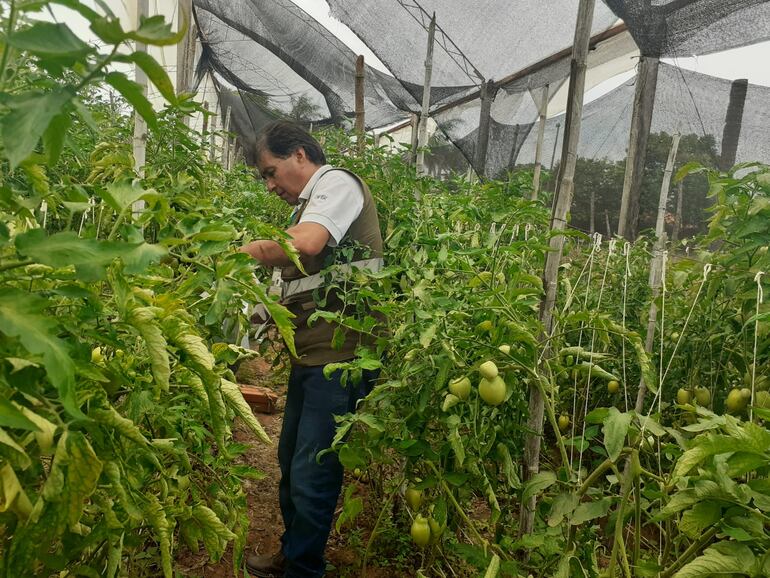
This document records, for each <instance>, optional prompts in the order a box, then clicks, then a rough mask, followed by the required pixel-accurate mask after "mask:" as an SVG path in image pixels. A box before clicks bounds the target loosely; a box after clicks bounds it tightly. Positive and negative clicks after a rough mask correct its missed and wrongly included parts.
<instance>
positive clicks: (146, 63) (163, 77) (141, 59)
mask: <svg viewBox="0 0 770 578" xmlns="http://www.w3.org/2000/svg"><path fill="white" fill-rule="evenodd" d="M115 60H116V61H118V62H133V63H134V64H136V65H137V66H138V67H139V68H141V69H142V70H143V71H144V73H145V74H146V75H147V78H149V79H150V80H151V81H152V83H153V84H154V85H155V86H156V87H157V88H158V92H160V93H161V94H162V95H163V98H165V99H166V100H167V101H169V102H170V103H171V104H175V103H176V101H177V99H176V93H175V92H174V85H173V84H172V83H171V79H170V78H169V77H168V74H167V73H166V70H165V69H164V68H163V67H162V66H161V65H160V64H158V61H157V60H155V59H154V58H153V57H152V56H150V55H149V54H147V53H146V52H133V53H131V54H128V55H125V56H118V57H116V58H115Z"/></svg>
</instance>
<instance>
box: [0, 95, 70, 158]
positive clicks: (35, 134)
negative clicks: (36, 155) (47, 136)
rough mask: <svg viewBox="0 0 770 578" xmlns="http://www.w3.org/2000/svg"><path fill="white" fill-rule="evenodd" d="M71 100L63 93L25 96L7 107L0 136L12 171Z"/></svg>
mask: <svg viewBox="0 0 770 578" xmlns="http://www.w3.org/2000/svg"><path fill="white" fill-rule="evenodd" d="M71 98H72V95H71V94H70V93H69V92H67V91H65V90H55V91H52V92H46V93H39V92H26V93H23V94H21V95H18V96H17V97H14V98H13V99H12V100H9V101H8V102H7V103H6V106H7V107H8V109H9V112H8V114H7V115H5V116H4V117H3V118H2V119H1V120H0V132H1V133H2V138H3V146H4V147H5V154H6V157H7V158H8V163H9V164H10V168H11V169H15V168H16V167H17V166H19V163H21V162H22V161H23V160H24V159H26V158H27V157H28V156H29V155H30V153H32V151H33V150H34V149H35V146H36V145H37V143H38V141H39V140H40V137H41V136H43V133H44V132H45V131H46V129H47V128H48V125H50V124H51V121H52V120H53V119H54V117H55V116H57V115H59V114H60V113H61V111H62V109H63V108H64V105H65V104H66V103H67V102H68V101H69V100H70V99H71Z"/></svg>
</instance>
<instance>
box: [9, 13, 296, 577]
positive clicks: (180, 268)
mask: <svg viewBox="0 0 770 578" xmlns="http://www.w3.org/2000/svg"><path fill="white" fill-rule="evenodd" d="M53 4H57V5H60V6H64V7H65V8H67V9H68V10H69V13H70V14H74V13H79V14H80V15H81V16H82V17H84V18H85V19H86V20H87V21H88V22H89V24H90V28H91V31H92V32H93V33H94V34H95V35H96V36H97V37H98V38H99V40H100V48H98V49H97V48H95V47H94V46H92V45H90V44H87V43H86V42H84V41H83V40H82V39H80V38H79V37H78V36H77V35H76V34H75V33H74V32H73V31H72V30H71V29H70V28H69V27H68V26H67V24H65V23H51V22H48V21H45V20H44V19H42V18H41V16H42V14H41V11H45V10H48V8H49V5H53ZM102 8H104V7H103V6H102ZM2 10H3V14H2V23H3V37H2V57H0V141H1V142H2V152H1V153H0V527H1V528H2V530H0V576H8V577H10V576H24V575H51V574H56V573H60V572H62V573H68V574H71V573H79V574H84V575H99V576H117V575H121V576H159V575H163V576H166V577H171V576H172V575H174V572H173V560H174V556H175V554H176V552H177V551H178V550H179V548H180V547H181V544H182V543H184V544H185V547H186V548H189V549H190V550H192V551H193V552H197V551H198V550H200V549H203V550H205V552H206V553H207V555H208V556H209V557H210V558H211V560H213V561H216V560H218V559H219V558H220V557H221V556H222V555H223V553H224V551H225V549H227V548H228V547H230V546H232V548H233V552H234V555H233V564H234V568H233V570H234V572H236V571H237V570H238V569H239V568H240V567H241V564H242V557H243V556H242V553H243V549H244V545H245V540H246V535H247V530H248V517H247V514H246V499H245V495H244V493H243V489H242V487H243V480H244V479H245V478H248V477H254V476H257V475H259V472H257V471H255V470H254V469H253V468H250V467H247V466H244V465H239V464H238V463H237V461H236V458H237V456H238V455H239V454H241V453H242V452H243V451H244V450H245V446H244V445H243V444H239V443H236V442H235V441H234V440H233V438H232V435H231V429H232V425H233V419H234V417H235V416H239V417H240V418H242V419H243V420H244V423H245V424H246V425H247V426H248V427H250V428H251V429H252V430H253V432H254V434H255V435H256V436H257V437H258V438H260V439H262V440H263V441H269V440H268V439H267V436H266V435H265V433H264V431H262V429H261V426H260V425H259V423H258V422H257V420H256V419H255V418H254V416H253V414H251V411H250V409H249V408H248V406H247V405H246V404H245V402H244V400H243V398H242V396H241V395H240V392H239V390H238V388H237V386H235V384H234V383H233V381H234V377H233V375H232V372H231V371H230V370H229V369H228V367H229V366H231V365H232V364H233V363H235V362H236V361H238V360H239V359H241V358H243V357H244V356H246V355H248V352H247V351H245V350H242V349H241V348H239V347H237V346H234V345H229V344H228V343H239V342H240V337H241V336H242V335H243V333H244V331H245V330H246V329H247V328H248V323H249V322H248V319H247V318H246V316H245V315H244V314H243V312H242V308H243V306H242V303H243V302H247V303H256V302H259V301H262V300H265V301H267V303H268V305H269V306H270V308H271V309H272V311H273V315H274V317H275V318H276V320H277V322H278V326H279V330H280V331H281V333H282V334H283V335H284V337H285V338H286V342H287V345H288V346H289V347H290V348H291V347H293V341H292V335H293V334H292V328H291V324H290V319H289V316H288V312H286V311H285V310H284V309H283V308H282V307H280V306H278V305H277V304H275V303H274V302H272V301H269V300H267V297H266V293H265V291H266V288H265V286H264V285H263V284H262V283H261V282H259V280H258V279H255V277H254V267H253V262H252V261H251V259H250V258H249V257H248V256H246V255H244V254H242V253H239V252H238V251H237V250H236V248H237V247H238V246H239V245H240V244H241V243H242V242H244V241H247V240H249V239H251V238H274V239H276V240H277V241H278V242H280V243H282V244H283V245H284V246H286V237H285V236H284V235H283V234H282V233H280V229H281V227H280V225H281V224H282V222H281V221H282V219H283V217H284V216H285V211H284V209H283V208H282V207H281V206H280V204H279V203H278V200H277V199H275V198H270V196H268V195H267V193H266V192H265V191H264V189H263V188H262V187H261V186H260V185H259V184H258V183H256V181H255V179H254V176H253V174H252V173H250V171H248V170H247V169H246V168H245V167H243V166H240V167H237V168H236V169H234V170H232V171H229V172H226V171H224V170H222V168H221V167H220V166H219V165H218V164H216V163H212V162H209V160H208V150H206V147H205V146H204V145H203V144H202V143H206V142H207V141H208V135H200V134H199V133H196V132H194V131H192V130H190V129H189V128H188V127H187V125H186V124H185V123H184V118H185V116H187V115H189V114H191V113H193V112H195V111H200V110H201V107H200V105H198V104H196V103H195V102H194V101H193V100H192V98H191V95H187V94H175V93H174V91H173V88H172V85H171V82H170V80H169V78H168V76H167V75H166V73H165V72H164V70H163V68H162V67H161V66H160V65H159V64H158V63H157V62H155V60H153V59H152V57H150V56H148V55H147V54H144V53H136V52H131V46H130V45H129V44H128V43H129V42H133V41H141V42H144V43H145V44H147V45H168V44H173V43H175V42H177V41H178V40H179V39H180V38H181V34H183V32H184V30H180V31H174V30H172V29H171V27H170V25H168V24H167V23H165V22H163V20H162V18H160V17H152V18H147V19H144V20H143V21H142V23H141V24H140V26H139V28H138V29H137V30H133V31H128V30H124V29H123V28H122V27H121V25H120V22H119V20H118V19H117V18H116V17H115V16H114V15H112V14H110V13H103V12H97V11H95V10H94V9H92V8H90V7H89V6H88V5H86V4H85V3H80V2H78V1H77V0H54V1H52V2H50V3H49V2H23V1H16V2H11V3H10V5H8V4H5V5H4V6H3V7H2ZM121 63H122V64H129V65H132V66H133V65H136V66H139V67H141V68H142V69H143V70H144V71H145V73H146V74H147V76H148V78H149V79H150V81H151V83H152V84H153V85H154V88H155V89H157V91H158V92H159V93H160V94H161V95H162V96H163V97H164V98H165V99H166V101H167V102H168V106H167V107H166V108H165V109H163V110H160V111H156V110H155V109H154V108H153V107H152V106H151V105H150V103H149V102H148V101H147V99H146V98H145V97H144V96H143V94H142V91H141V90H140V89H139V87H138V85H137V84H136V83H134V81H132V80H130V79H129V78H128V77H127V76H126V75H125V74H124V73H123V72H119V71H118V67H116V66H115V65H117V64H121ZM134 113H137V114H139V115H141V116H142V117H143V118H144V120H145V121H146V122H147V125H148V127H149V129H150V132H149V137H148V142H147V147H148V152H147V159H148V163H147V165H146V166H145V167H144V175H143V177H142V178H139V175H137V174H136V173H135V171H134V160H133V154H132V149H131V136H132V134H133V129H132V124H133V120H132V119H133V115H134ZM230 191H234V193H230ZM137 201H143V202H144V208H143V209H141V210H137V209H136V208H135V203H136V202H137ZM225 321H227V323H224V322H225ZM148 554H149V555H148Z"/></svg>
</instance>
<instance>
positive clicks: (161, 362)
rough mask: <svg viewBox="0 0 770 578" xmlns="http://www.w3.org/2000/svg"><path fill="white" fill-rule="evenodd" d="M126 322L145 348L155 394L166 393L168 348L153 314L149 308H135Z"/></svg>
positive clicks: (168, 374)
mask: <svg viewBox="0 0 770 578" xmlns="http://www.w3.org/2000/svg"><path fill="white" fill-rule="evenodd" d="M127 321H128V323H130V324H131V325H132V326H133V327H134V328H136V330H137V331H138V332H139V335H141V336H142V339H144V343H145V345H146V346H147V353H148V354H149V355H150V367H151V368H152V375H153V377H154V378H155V382H156V386H157V393H160V391H168V387H169V383H168V381H169V377H170V376H171V369H170V363H169V358H168V350H167V348H168V346H167V344H166V339H165V337H163V333H162V332H161V330H160V327H158V325H157V324H156V322H155V313H154V312H153V310H152V309H151V308H150V307H137V308H136V309H134V310H133V311H131V313H130V315H129V317H128V319H127Z"/></svg>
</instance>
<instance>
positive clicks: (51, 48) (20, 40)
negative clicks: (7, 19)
mask: <svg viewBox="0 0 770 578" xmlns="http://www.w3.org/2000/svg"><path fill="white" fill-rule="evenodd" d="M8 44H10V45H11V46H13V47H14V48H17V49H19V50H25V51H27V52H31V53H32V54H35V55H37V56H44V57H47V58H62V57H79V56H83V55H85V54H88V53H89V52H91V51H92V50H93V48H91V47H90V46H89V45H88V44H86V43H85V42H83V41H82V40H81V39H80V38H78V37H77V36H76V35H75V34H74V33H73V32H72V30H70V28H69V26H67V25H66V24H63V23H54V22H35V24H33V25H32V26H30V27H28V28H24V29H22V30H19V31H18V32H15V33H14V34H12V35H11V36H10V38H8Z"/></svg>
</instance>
